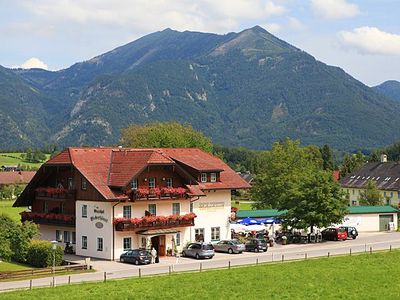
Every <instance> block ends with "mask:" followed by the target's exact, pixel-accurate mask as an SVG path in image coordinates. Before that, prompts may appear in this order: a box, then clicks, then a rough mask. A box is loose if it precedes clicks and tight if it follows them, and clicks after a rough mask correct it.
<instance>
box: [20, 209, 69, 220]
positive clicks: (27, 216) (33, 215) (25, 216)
mask: <svg viewBox="0 0 400 300" xmlns="http://www.w3.org/2000/svg"><path fill="white" fill-rule="evenodd" d="M21 217H22V220H24V221H33V220H35V219H46V220H58V221H64V222H73V221H75V216H72V215H64V214H53V213H37V212H27V211H24V212H22V213H21Z"/></svg>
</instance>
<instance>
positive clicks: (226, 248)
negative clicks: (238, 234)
mask: <svg viewBox="0 0 400 300" xmlns="http://www.w3.org/2000/svg"><path fill="white" fill-rule="evenodd" d="M213 246H214V250H215V252H228V253H230V254H232V253H242V252H243V251H244V250H246V247H245V245H244V244H243V243H241V242H240V241H238V240H223V241H219V242H218V243H216V244H213Z"/></svg>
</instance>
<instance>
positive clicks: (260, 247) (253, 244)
mask: <svg viewBox="0 0 400 300" xmlns="http://www.w3.org/2000/svg"><path fill="white" fill-rule="evenodd" d="M244 245H245V247H246V251H254V252H259V251H267V250H268V245H267V241H266V240H261V239H253V240H250V241H248V242H246V244H244Z"/></svg>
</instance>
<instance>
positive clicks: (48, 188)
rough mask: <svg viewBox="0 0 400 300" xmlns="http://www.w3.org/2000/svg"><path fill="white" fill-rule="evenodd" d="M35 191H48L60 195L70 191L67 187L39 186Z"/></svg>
mask: <svg viewBox="0 0 400 300" xmlns="http://www.w3.org/2000/svg"><path fill="white" fill-rule="evenodd" d="M35 191H36V192H38V193H47V194H49V195H59V194H65V193H67V192H68V190H67V189H64V188H53V187H39V188H37V189H36V190H35Z"/></svg>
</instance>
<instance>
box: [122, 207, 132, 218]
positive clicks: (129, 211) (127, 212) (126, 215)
mask: <svg viewBox="0 0 400 300" xmlns="http://www.w3.org/2000/svg"><path fill="white" fill-rule="evenodd" d="M123 216H124V218H125V219H130V218H132V208H131V206H130V205H126V206H124V208H123Z"/></svg>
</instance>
